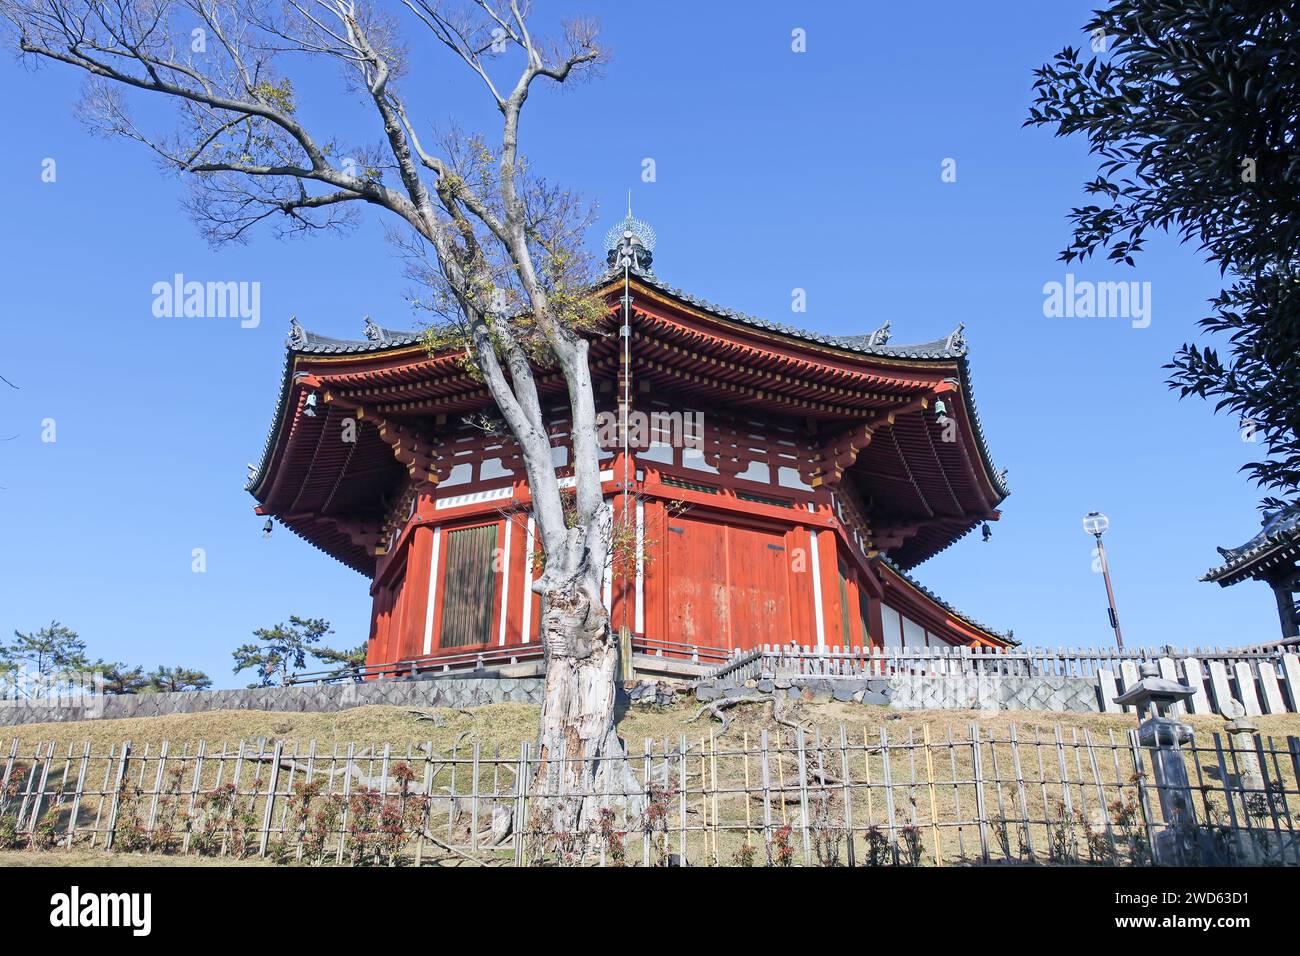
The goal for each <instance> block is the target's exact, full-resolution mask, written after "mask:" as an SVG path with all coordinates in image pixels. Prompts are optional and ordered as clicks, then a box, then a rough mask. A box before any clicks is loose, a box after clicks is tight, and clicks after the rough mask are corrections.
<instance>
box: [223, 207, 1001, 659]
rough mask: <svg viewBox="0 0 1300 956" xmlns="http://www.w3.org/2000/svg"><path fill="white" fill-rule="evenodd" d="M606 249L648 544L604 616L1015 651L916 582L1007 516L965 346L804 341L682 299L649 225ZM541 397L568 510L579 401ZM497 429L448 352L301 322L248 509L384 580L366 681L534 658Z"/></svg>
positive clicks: (513, 459) (683, 643) (615, 448)
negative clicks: (348, 335) (660, 268)
mask: <svg viewBox="0 0 1300 956" xmlns="http://www.w3.org/2000/svg"><path fill="white" fill-rule="evenodd" d="M607 245H609V247H610V256H609V263H610V269H609V271H608V272H607V273H606V274H605V275H604V277H603V278H602V279H601V280H600V282H599V285H598V291H599V294H600V295H601V296H602V297H603V298H604V300H605V301H606V302H607V303H608V306H609V311H608V316H607V320H606V321H605V323H604V327H603V328H600V329H596V330H593V331H591V332H590V333H586V334H588V335H589V338H590V342H591V349H590V362H591V371H592V377H593V379H594V381H595V383H596V399H597V404H598V408H599V410H600V411H601V412H602V414H603V421H606V422H615V421H617V416H618V414H619V413H620V403H621V402H623V401H624V398H625V396H626V399H627V401H628V409H627V413H628V423H629V428H628V433H627V440H626V443H625V442H624V440H623V437H622V436H621V435H620V434H619V430H618V429H617V427H615V428H609V429H603V430H602V434H604V433H608V440H606V441H604V442H603V447H604V451H603V452H602V471H601V475H600V477H601V480H602V482H603V486H604V493H605V498H606V500H607V501H608V503H609V507H610V508H612V509H613V512H614V515H615V516H616V521H617V522H622V521H623V516H624V515H626V520H627V524H626V525H624V527H626V528H628V531H627V532H626V534H625V536H624V538H625V541H626V546H625V547H624V548H623V550H622V551H621V552H620V554H621V555H622V557H621V558H620V559H618V560H615V561H613V562H611V566H610V567H609V568H608V569H607V572H606V575H605V587H604V595H605V603H606V606H607V607H608V608H609V610H610V614H611V620H612V624H613V626H614V627H615V628H616V629H619V628H623V627H626V628H627V629H628V630H629V631H630V632H631V635H632V643H633V647H634V648H635V649H636V650H638V651H647V650H648V651H651V652H659V653H666V654H669V655H678V654H681V655H685V654H692V653H695V654H698V653H700V651H701V650H703V651H705V652H706V656H707V654H714V655H716V653H718V652H729V651H731V650H732V649H738V648H739V649H745V648H752V647H755V646H758V645H762V644H786V643H789V642H792V641H793V642H796V643H799V644H804V645H824V646H855V647H857V646H863V645H869V644H873V645H878V646H904V647H927V646H928V647H935V646H945V645H968V646H976V645H983V646H993V647H1001V646H1005V645H1006V644H1008V643H1009V642H1010V640H1009V638H1008V637H1007V636H1004V635H1001V634H999V633H996V632H994V631H992V630H990V629H989V628H987V627H985V626H983V625H981V624H979V623H978V622H976V621H974V620H973V619H971V618H970V617H969V616H967V615H965V614H963V613H961V612H960V611H958V610H957V609H955V608H953V607H951V606H950V605H948V604H946V603H945V602H944V601H942V600H941V599H940V598H939V597H937V596H936V595H935V594H934V593H933V592H931V591H930V590H928V589H927V588H925V587H924V586H922V585H921V584H920V583H918V581H917V580H916V579H915V578H914V577H913V576H912V574H911V572H912V570H913V569H914V568H916V567H917V566H918V565H920V564H922V563H923V562H924V561H925V560H926V559H928V558H930V557H932V556H934V555H935V554H937V553H939V552H940V551H942V550H944V549H946V548H948V547H949V546H951V545H952V544H954V543H955V542H956V541H958V539H960V538H962V537H964V536H966V535H967V534H969V533H970V532H971V531H972V530H974V529H976V528H978V527H980V526H982V525H984V523H985V522H988V521H991V520H994V519H996V518H998V517H999V512H998V506H999V505H1000V504H1001V502H1002V501H1003V499H1004V498H1005V497H1006V495H1007V488H1006V485H1005V482H1004V480H1003V477H1002V475H1000V474H999V473H998V472H997V471H996V470H995V468H994V465H993V463H992V461H991V459H990V457H989V452H988V449H987V448H986V447H985V442H984V437H983V435H982V433H981V430H980V423H979V419H978V417H977V415H976V411H975V404H974V399H973V397H972V395H971V384H970V369H969V362H968V359H967V350H966V345H965V342H964V341H963V339H962V332H961V328H960V327H959V328H958V329H957V330H956V331H954V332H953V333H952V334H950V335H948V336H947V337H945V338H942V339H938V340H936V341H933V342H926V343H923V344H919V345H897V344H893V343H892V342H891V341H890V335H889V324H888V323H885V326H884V327H882V328H880V329H877V330H876V331H875V332H872V333H870V334H867V335H859V336H850V337H845V338H835V337H832V336H828V335H819V334H817V333H814V332H806V331H800V330H797V329H793V328H789V327H786V326H784V325H778V324H775V323H772V322H765V321H762V320H760V319H756V318H753V317H750V316H747V315H742V314H739V313H737V312H733V311H731V310H729V309H725V308H722V307H720V306H717V305H713V304H711V303H708V302H704V301H701V300H700V299H697V298H695V297H694V296H691V295H689V294H688V293H686V292H683V291H682V290H680V289H676V288H673V287H671V286H669V285H667V284H665V283H664V282H663V281H661V280H660V279H659V278H657V277H656V275H655V273H654V271H653V270H652V250H653V245H654V239H653V233H652V231H651V230H650V229H649V228H648V227H646V226H645V225H644V224H643V223H641V222H639V221H638V220H634V219H632V218H630V217H629V218H628V219H627V220H625V221H624V222H622V223H620V224H618V225H617V226H615V227H614V228H613V229H611V230H610V236H609V239H608V242H607ZM625 294H626V296H627V298H628V306H627V309H626V317H625V309H624V296H625ZM625 322H626V324H627V326H628V333H629V334H628V337H627V343H628V348H627V352H626V355H625V354H624V350H623V347H622V345H623V338H622V336H621V335H620V330H621V327H622V326H623V325H624V323H625ZM538 385H539V389H540V392H541V396H542V400H543V403H544V404H545V406H546V407H547V408H548V410H549V411H548V420H549V426H550V433H551V443H552V447H553V454H554V460H555V462H556V465H557V467H558V469H559V472H560V474H561V475H562V476H568V484H569V486H570V487H571V486H572V477H571V476H572V471H571V469H570V461H569V459H570V453H569V446H568V429H569V409H568V401H567V395H566V390H565V385H564V382H563V379H562V378H561V376H560V375H559V374H558V373H557V372H555V371H553V370H547V369H540V370H539V371H538ZM485 415H486V416H492V415H494V405H493V402H492V399H491V397H490V396H489V394H488V392H487V389H486V387H485V386H484V385H483V384H482V383H481V382H480V381H477V380H476V379H475V378H474V376H473V375H472V374H471V373H470V372H469V371H467V370H466V368H465V366H464V364H463V362H462V356H461V354H459V353H458V352H457V351H455V350H448V351H446V352H442V353H435V354H431V353H430V352H429V351H427V350H426V348H425V346H424V345H423V344H422V343H421V333H420V332H419V331H418V330H416V331H394V330H391V329H386V328H381V327H379V326H377V325H375V324H374V323H372V322H371V321H370V320H369V319H367V320H366V325H365V337H364V338H361V339H356V340H348V339H336V338H327V337H325V336H321V335H317V334H314V333H312V332H308V331H306V330H304V329H303V328H302V327H301V326H299V325H298V323H297V322H296V321H295V322H294V323H293V324H292V328H291V334H290V336H289V341H288V354H287V356H286V360H285V368H284V376H283V381H282V383H281V387H280V395H279V400H278V402H277V405H276V409H275V414H274V419H273V424H272V426H271V433H270V436H269V438H268V440H267V443H266V448H265V451H264V453H263V455H262V459H261V462H260V464H259V465H258V466H257V467H256V468H255V469H254V471H253V473H252V475H251V477H250V480H249V483H248V490H249V491H250V492H251V493H252V495H253V496H254V497H255V498H256V499H257V502H258V504H257V507H256V511H257V512H258V513H259V514H262V515H267V516H270V517H272V518H274V519H276V520H278V521H279V522H280V523H281V524H283V525H284V526H285V527H286V528H288V529H289V530H290V531H292V532H293V533H294V534H296V535H298V536H299V537H301V538H303V539H304V540H305V541H307V542H308V543H309V544H311V545H313V546H315V547H316V548H319V549H320V550H321V551H324V552H325V553H326V554H328V555H330V556H331V557H333V558H335V559H336V560H338V561H341V562H343V563H344V564H346V565H347V566H348V567H350V568H352V569H354V570H356V571H357V572H359V573H360V574H362V575H364V576H365V577H366V578H368V579H369V582H370V598H371V602H372V611H371V619H370V634H369V652H368V656H367V673H369V674H371V675H382V674H406V673H412V672H415V671H419V670H421V669H424V668H430V667H436V668H442V667H444V666H446V665H447V664H448V663H453V664H454V663H456V662H464V661H469V660H477V661H478V662H479V663H480V664H481V663H482V661H483V660H484V659H485V657H493V658H495V659H498V660H508V659H512V658H513V659H518V658H521V657H528V656H539V655H540V648H539V645H538V643H537V642H538V625H539V621H540V618H541V611H540V604H539V601H540V598H539V597H538V595H536V594H535V593H533V591H532V590H531V588H530V584H531V582H532V581H533V580H534V579H535V577H536V575H537V574H538V573H539V570H540V567H539V561H538V557H539V555H538V550H537V549H538V548H539V547H540V536H539V535H537V534H536V533H535V527H534V522H533V519H532V517H531V515H530V512H529V506H530V496H529V490H528V485H527V482H526V480H525V472H524V467H523V463H522V461H521V458H520V455H519V451H518V448H517V446H516V445H515V442H514V441H513V439H512V437H511V436H510V434H509V432H508V431H507V430H505V429H504V427H501V428H492V427H490V426H489V427H488V428H486V429H485V428H484V427H483V422H484V416H485ZM633 525H634V531H633V530H632V528H633ZM268 527H269V522H268ZM984 531H985V533H987V527H985V528H984ZM967 547H968V548H969V547H971V545H967ZM975 547H979V545H975ZM972 558H974V556H973V555H972ZM358 597H360V595H359V594H358Z"/></svg>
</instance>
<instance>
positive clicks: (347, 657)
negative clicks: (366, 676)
mask: <svg viewBox="0 0 1300 956" xmlns="http://www.w3.org/2000/svg"><path fill="white" fill-rule="evenodd" d="M366 649H367V645H366V644H365V643H364V642H363V643H361V644H358V645H357V646H356V647H354V648H351V649H350V650H343V651H340V650H335V649H334V648H332V647H319V648H317V649H316V650H314V651H312V656H313V657H315V658H316V659H317V660H319V661H323V662H324V663H326V664H335V665H337V667H336V668H335V673H338V674H346V673H348V672H350V671H355V670H356V669H357V668H360V667H365V666H366Z"/></svg>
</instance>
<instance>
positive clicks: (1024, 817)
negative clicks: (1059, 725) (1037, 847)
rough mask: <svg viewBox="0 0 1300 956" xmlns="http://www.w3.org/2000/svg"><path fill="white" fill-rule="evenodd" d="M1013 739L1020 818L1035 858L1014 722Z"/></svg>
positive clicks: (1027, 842)
mask: <svg viewBox="0 0 1300 956" xmlns="http://www.w3.org/2000/svg"><path fill="white" fill-rule="evenodd" d="M1008 735H1009V737H1010V740H1011V767H1012V770H1013V771H1014V772H1015V775H1016V797H1017V800H1018V802H1019V804H1020V819H1021V821H1022V822H1023V824H1024V827H1025V831H1024V832H1025V848H1026V849H1027V850H1029V858H1030V859H1031V860H1032V859H1033V858H1034V835H1033V832H1032V831H1033V827H1031V826H1030V825H1029V801H1028V800H1026V799H1025V777H1024V773H1023V772H1022V771H1021V768H1020V740H1019V738H1018V737H1017V736H1016V725H1015V724H1012V725H1011V727H1010V729H1009V734H1008Z"/></svg>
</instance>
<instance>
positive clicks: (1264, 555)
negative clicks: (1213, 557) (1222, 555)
mask: <svg viewBox="0 0 1300 956" xmlns="http://www.w3.org/2000/svg"><path fill="white" fill-rule="evenodd" d="M1297 559H1300V532H1298V531H1295V530H1291V531H1288V532H1286V533H1284V534H1282V535H1278V536H1276V537H1274V538H1270V539H1268V540H1266V541H1265V542H1262V543H1261V544H1259V545H1257V546H1255V547H1254V548H1252V549H1251V550H1249V551H1247V552H1245V553H1244V554H1239V555H1237V556H1236V557H1235V558H1234V559H1233V560H1232V561H1228V562H1225V563H1224V564H1221V565H1219V566H1218V567H1217V568H1211V569H1210V570H1209V571H1207V572H1206V573H1205V574H1203V575H1202V576H1201V578H1200V580H1202V581H1212V582H1214V583H1215V584H1218V585H1219V586H1220V587H1225V588H1226V587H1228V586H1230V585H1233V584H1236V583H1237V582H1239V581H1244V580H1246V579H1248V578H1255V577H1262V576H1264V575H1265V574H1267V572H1268V568H1269V567H1270V566H1271V565H1274V564H1278V563H1281V562H1288V563H1289V562H1294V561H1296V560H1297Z"/></svg>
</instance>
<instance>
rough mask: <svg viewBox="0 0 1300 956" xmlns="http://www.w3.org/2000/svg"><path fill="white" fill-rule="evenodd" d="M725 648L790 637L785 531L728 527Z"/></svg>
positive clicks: (754, 645)
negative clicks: (728, 622)
mask: <svg viewBox="0 0 1300 956" xmlns="http://www.w3.org/2000/svg"><path fill="white" fill-rule="evenodd" d="M727 564H728V575H727V592H728V597H729V599H730V602H731V633H730V635H729V639H728V645H727V646H729V647H740V648H745V649H749V648H752V647H757V646H758V645H760V644H779V643H782V642H784V641H788V640H790V594H789V587H790V573H789V561H788V560H787V554H786V546H785V535H784V534H782V533H779V532H774V531H763V530H758V529H754V528H728V529H727Z"/></svg>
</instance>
